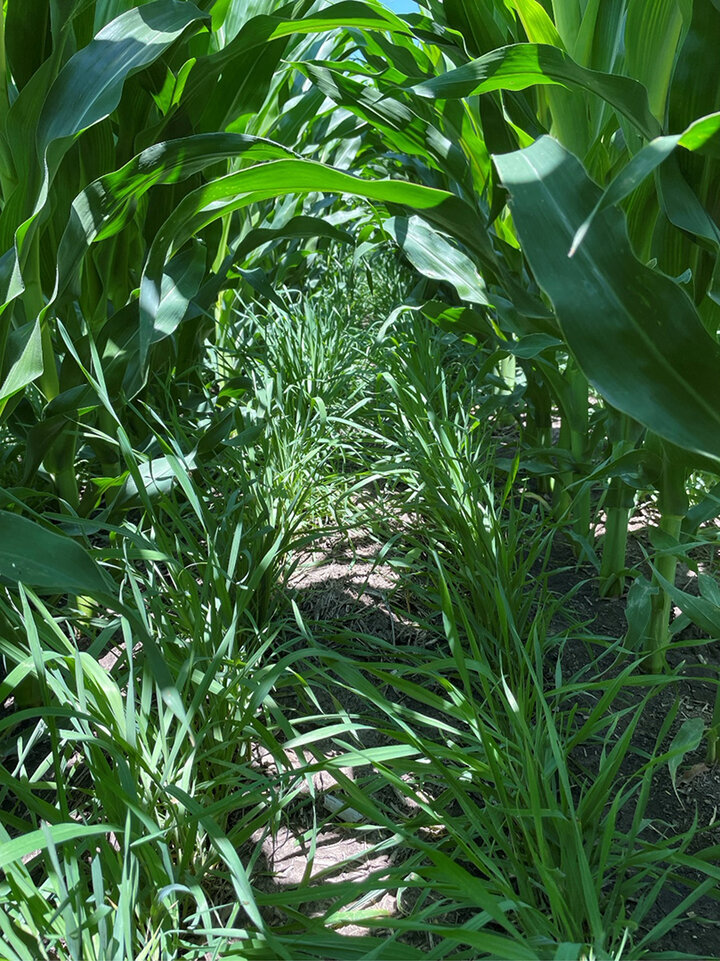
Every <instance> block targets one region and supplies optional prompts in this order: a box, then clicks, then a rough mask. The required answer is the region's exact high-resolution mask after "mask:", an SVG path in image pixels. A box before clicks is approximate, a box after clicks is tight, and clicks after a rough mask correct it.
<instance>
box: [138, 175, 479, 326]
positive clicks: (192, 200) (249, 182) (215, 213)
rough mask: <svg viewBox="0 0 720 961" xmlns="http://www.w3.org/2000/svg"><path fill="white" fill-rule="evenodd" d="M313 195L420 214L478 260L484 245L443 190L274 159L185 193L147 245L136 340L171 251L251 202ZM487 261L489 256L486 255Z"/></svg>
mask: <svg viewBox="0 0 720 961" xmlns="http://www.w3.org/2000/svg"><path fill="white" fill-rule="evenodd" d="M314 191H323V192H327V193H340V194H348V195H350V196H356V197H364V198H366V199H368V200H377V201H380V202H387V203H394V204H399V205H401V206H404V207H406V208H409V209H411V210H413V211H414V212H416V211H423V215H424V217H425V219H426V220H429V221H430V222H432V223H434V224H435V225H436V226H438V227H440V228H441V229H442V230H445V231H447V232H448V233H450V234H455V235H458V236H463V237H467V243H468V246H469V248H470V249H471V250H473V252H475V253H478V255H479V256H480V257H483V256H488V247H489V244H488V241H487V237H486V235H485V231H484V229H483V227H484V225H483V224H482V222H481V220H480V218H479V217H478V215H477V214H476V212H475V211H474V210H473V209H472V208H471V207H469V206H468V205H467V204H465V203H463V202H462V201H461V200H459V199H458V198H457V197H454V196H453V195H452V194H450V193H448V192H447V191H444V190H436V189H434V188H431V187H424V186H421V185H419V184H412V183H404V182H402V181H397V180H363V179H361V178H359V177H354V176H352V175H350V174H346V173H343V172H341V171H339V170H335V169H334V168H332V167H327V166H325V165H324V164H320V163H317V162H315V161H309V160H276V161H272V162H270V163H266V164H260V165H259V166H255V167H249V168H248V169H247V170H241V171H239V172H237V173H233V174H229V175H228V176H226V177H222V178H220V179H218V180H215V181H213V182H212V183H210V184H207V185H205V186H203V187H200V188H198V189H197V190H195V191H193V192H192V193H191V194H188V196H187V197H185V198H184V199H183V200H182V202H181V203H180V204H179V206H178V208H177V209H176V210H175V212H174V213H173V214H172V215H171V216H170V217H169V218H168V219H167V220H166V221H165V223H164V224H163V226H162V228H161V229H160V230H159V231H158V234H157V235H156V237H155V240H154V241H153V244H152V247H151V249H150V253H149V255H148V260H147V263H146V266H145V271H144V274H143V278H142V282H141V287H140V329H141V340H142V339H144V340H145V342H147V343H149V342H151V341H152V340H154V331H155V329H156V324H157V310H156V307H157V304H158V303H159V301H160V288H161V279H162V275H163V271H164V267H165V263H166V262H167V261H168V259H169V257H170V255H171V252H172V251H173V250H176V249H178V248H179V247H180V246H182V244H184V243H185V242H186V241H187V240H188V239H189V238H190V237H192V236H194V235H195V234H196V233H197V232H198V231H200V230H201V229H202V228H203V227H206V226H207V225H208V224H209V223H212V222H213V221H214V220H217V219H218V218H220V217H222V216H225V215H226V214H229V213H231V212H232V211H233V210H239V209H241V208H243V207H246V206H248V205H249V204H251V203H255V202H258V201H260V200H268V199H270V198H274V197H280V196H283V195H285V194H306V193H310V192H314ZM490 256H492V252H490Z"/></svg>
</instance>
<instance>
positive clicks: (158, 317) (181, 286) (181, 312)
mask: <svg viewBox="0 0 720 961" xmlns="http://www.w3.org/2000/svg"><path fill="white" fill-rule="evenodd" d="M206 258H207V251H206V250H205V247H204V246H203V245H202V244H200V243H198V242H197V241H192V242H191V243H190V245H189V246H188V247H186V248H185V249H184V250H182V251H181V252H180V253H179V254H176V255H175V256H174V257H173V259H172V260H171V261H170V263H169V264H167V265H166V267H165V270H164V271H163V276H162V281H161V283H160V299H159V301H158V303H157V304H154V305H153V315H154V317H155V327H154V331H153V337H152V340H150V341H149V342H145V341H143V339H142V337H141V338H140V348H141V349H140V363H141V364H144V363H145V359H146V357H147V351H148V350H149V348H150V347H151V346H152V344H153V343H154V342H155V341H158V340H162V339H163V338H164V337H169V336H170V335H171V334H173V333H174V332H175V331H176V330H177V328H178V327H179V325H180V323H181V321H182V319H183V317H184V316H185V313H186V311H187V309H188V305H189V303H190V301H191V300H192V298H193V297H194V296H195V295H196V294H197V292H198V290H200V285H201V284H202V282H203V277H204V276H205V262H206Z"/></svg>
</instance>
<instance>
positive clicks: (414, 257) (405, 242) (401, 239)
mask: <svg viewBox="0 0 720 961" xmlns="http://www.w3.org/2000/svg"><path fill="white" fill-rule="evenodd" d="M383 226H384V228H385V230H387V231H388V233H390V234H391V235H392V236H393V238H394V239H395V242H396V243H397V244H398V246H399V247H400V248H401V249H402V251H403V253H404V254H405V256H406V257H407V258H408V260H409V261H410V263H411V264H412V265H413V267H414V268H415V269H416V270H417V271H419V272H420V273H421V274H423V276H425V277H430V278H432V279H433V280H441V281H445V282H446V283H448V284H452V286H453V287H454V288H455V290H456V291H457V292H458V294H459V295H460V297H461V298H462V300H466V301H467V302H468V303H470V304H483V305H486V306H488V305H489V304H490V301H489V300H488V297H487V290H486V288H485V284H484V282H483V279H482V277H481V276H480V275H479V274H478V272H477V269H476V267H475V265H474V264H473V262H472V260H470V258H469V257H468V256H467V254H464V253H463V252H462V251H461V250H458V249H457V247H454V246H453V245H452V244H450V243H448V241H447V240H446V239H445V238H444V237H443V236H442V235H441V234H439V233H438V232H437V230H433V228H432V227H429V226H428V225H427V224H426V223H425V222H424V221H423V220H421V219H420V217H417V216H416V217H391V218H390V219H389V220H386V221H385V223H384V224H383Z"/></svg>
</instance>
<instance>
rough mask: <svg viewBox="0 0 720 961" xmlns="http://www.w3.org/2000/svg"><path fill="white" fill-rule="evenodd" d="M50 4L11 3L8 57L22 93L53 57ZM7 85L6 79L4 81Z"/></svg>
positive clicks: (35, 0) (31, 0)
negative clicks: (42, 65)
mask: <svg viewBox="0 0 720 961" xmlns="http://www.w3.org/2000/svg"><path fill="white" fill-rule="evenodd" d="M50 50H51V35H50V4H49V3H48V0H8V3H7V9H6V12H5V53H6V56H7V59H8V63H9V65H10V69H11V70H12V75H13V79H14V80H15V83H16V84H17V86H18V89H22V88H23V87H24V86H25V84H26V83H27V82H28V80H29V79H30V78H31V77H32V75H33V74H34V73H35V71H36V70H38V69H39V67H40V65H41V64H42V62H43V61H44V60H45V59H46V58H47V57H49V56H50ZM2 82H3V84H4V83H5V78H4V77H3V79H2Z"/></svg>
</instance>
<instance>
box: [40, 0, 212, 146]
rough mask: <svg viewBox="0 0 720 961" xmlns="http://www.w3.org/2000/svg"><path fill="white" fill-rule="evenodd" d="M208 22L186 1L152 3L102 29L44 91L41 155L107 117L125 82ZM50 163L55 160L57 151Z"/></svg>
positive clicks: (167, 0) (118, 99) (163, 0)
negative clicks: (192, 28) (189, 30)
mask: <svg viewBox="0 0 720 961" xmlns="http://www.w3.org/2000/svg"><path fill="white" fill-rule="evenodd" d="M206 18H207V14H204V13H203V12H202V11H201V10H198V8H197V7H196V6H195V5H194V4H193V3H190V2H188V0H185V2H182V3H180V2H178V0H156V2H155V3H149V4H147V5H145V6H142V7H136V8H135V9H133V10H128V11H127V12H126V13H123V14H122V15H121V16H119V17H117V18H116V19H115V20H113V21H112V22H111V23H109V24H108V25H107V26H106V27H103V29H102V30H101V31H100V32H99V33H98V34H97V35H96V36H95V38H94V39H93V40H92V42H91V43H89V44H88V45H87V46H86V47H83V49H82V50H80V51H78V53H76V54H75V56H74V57H71V59H70V60H69V61H68V62H67V64H66V65H65V66H64V67H63V69H62V70H61V71H60V73H59V74H58V76H57V78H56V80H55V82H54V83H53V85H52V87H51V88H50V90H49V91H48V95H47V98H46V100H45V104H44V106H43V110H42V113H41V114H40V120H39V123H38V129H37V135H36V143H37V148H38V153H39V154H40V156H41V157H42V156H44V155H45V153H46V151H47V150H48V148H49V147H50V146H51V144H53V142H54V141H57V140H64V139H66V138H68V137H74V136H75V135H76V134H78V133H79V132H80V131H81V130H84V129H85V128H86V127H89V126H91V125H92V124H95V123H97V122H98V121H99V120H102V119H103V118H104V117H107V116H109V115H110V114H111V113H112V112H113V110H114V109H115V108H116V107H117V105H118V103H119V102H120V97H121V94H122V88H123V84H124V83H125V80H126V79H127V78H128V77H129V76H130V75H131V74H133V73H135V72H137V71H138V70H142V69H143V68H144V67H146V66H148V64H151V63H152V62H153V61H154V60H156V59H157V58H158V57H159V56H161V55H162V53H163V52H164V51H165V50H166V49H167V48H168V47H169V46H170V44H172V43H174V42H175V40H177V38H178V37H179V36H180V35H181V34H182V33H183V31H184V30H186V29H187V28H188V27H189V26H190V25H191V24H193V23H196V22H198V21H202V20H203V19H206ZM60 150H62V151H63V152H64V150H63V148H62V147H60ZM52 159H53V162H54V163H57V162H58V161H59V155H58V152H54V154H53V158H52Z"/></svg>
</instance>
